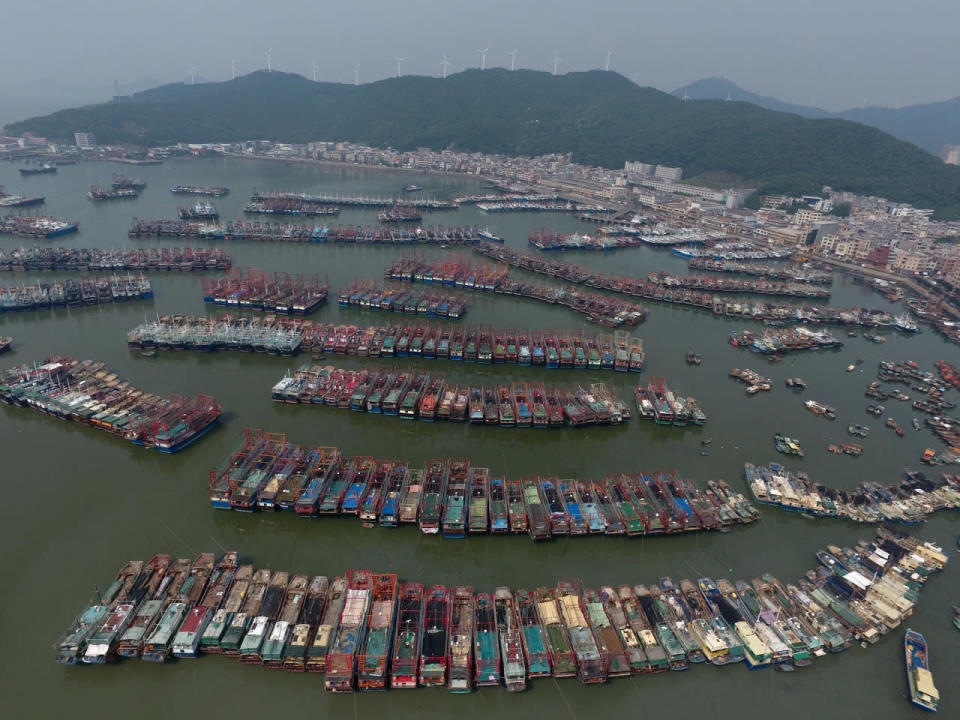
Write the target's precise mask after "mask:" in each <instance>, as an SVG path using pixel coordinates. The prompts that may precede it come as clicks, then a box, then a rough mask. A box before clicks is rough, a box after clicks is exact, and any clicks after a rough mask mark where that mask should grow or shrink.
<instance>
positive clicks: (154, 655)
mask: <svg viewBox="0 0 960 720" xmlns="http://www.w3.org/2000/svg"><path fill="white" fill-rule="evenodd" d="M187 609H188V605H187V603H185V602H176V601H175V602H172V603H170V604H169V605H167V608H166V609H165V610H164V611H163V615H161V616H160V620H159V621H158V622H157V624H156V626H155V627H154V628H153V630H152V631H151V633H150V634H149V635H148V636H147V637H146V639H145V640H144V643H143V650H142V652H141V654H140V658H141V659H143V660H146V661H147V662H166V660H167V658H168V657H170V650H171V645H172V643H173V637H174V635H175V634H176V632H177V628H178V627H180V624H181V622H182V621H183V618H184V616H185V615H186V614H187Z"/></svg>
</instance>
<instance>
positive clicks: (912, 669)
mask: <svg viewBox="0 0 960 720" xmlns="http://www.w3.org/2000/svg"><path fill="white" fill-rule="evenodd" d="M903 651H904V656H905V659H906V666H907V686H908V687H909V689H910V702H912V703H913V704H914V705H916V706H917V707H920V708H923V709H924V710H929V711H931V712H936V711H937V708H938V707H939V705H940V693H939V692H938V691H937V688H936V686H935V685H934V684H933V675H932V674H931V673H930V656H929V653H928V649H927V640H926V638H924V637H923V635H921V634H920V633H918V632H917V631H916V630H912V629H910V628H907V632H906V634H905V635H904V638H903Z"/></svg>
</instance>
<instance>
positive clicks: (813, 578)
mask: <svg viewBox="0 0 960 720" xmlns="http://www.w3.org/2000/svg"><path fill="white" fill-rule="evenodd" d="M817 559H818V565H817V566H816V567H815V568H814V569H811V570H810V571H808V572H807V573H806V574H805V575H804V576H803V577H801V578H799V579H798V580H796V581H795V582H793V583H783V582H781V581H780V580H778V579H777V578H776V577H774V576H773V575H770V574H769V573H765V574H763V575H761V576H760V577H758V578H754V579H753V580H751V581H749V582H747V581H739V580H738V581H730V580H727V579H726V578H721V579H719V580H717V581H716V582H715V581H713V580H712V579H710V578H707V577H701V578H698V579H697V580H696V581H691V580H687V579H682V580H680V581H679V583H676V582H674V581H673V580H672V579H671V578H669V577H662V578H660V579H659V580H658V581H656V582H651V583H650V584H649V585H643V584H633V582H632V580H627V581H626V582H624V583H623V584H619V585H614V584H611V585H599V586H597V587H596V588H589V587H584V585H583V583H582V582H581V581H579V580H561V581H559V582H558V583H557V584H556V586H550V587H538V588H535V589H532V590H527V589H517V590H515V591H514V590H511V589H510V588H508V587H505V586H500V587H496V588H493V589H492V590H493V592H489V591H482V590H479V589H475V588H474V587H473V586H470V585H456V586H452V587H449V586H446V585H433V586H425V585H424V584H422V583H419V582H415V581H403V582H401V581H400V579H399V578H398V577H397V575H395V574H391V573H375V572H372V571H370V570H348V571H347V572H346V573H345V574H344V575H343V576H337V577H333V578H330V577H327V576H324V575H318V576H313V577H311V576H309V575H306V574H294V573H290V572H286V571H276V570H270V569H268V568H258V569H255V568H254V566H253V565H252V564H250V563H245V564H241V563H240V559H239V553H237V552H236V551H230V552H226V553H224V554H223V555H222V556H221V557H220V558H219V559H217V557H216V555H214V554H213V553H202V554H200V555H198V556H197V557H196V558H195V559H193V560H192V561H191V560H190V559H189V558H180V559H172V558H171V556H169V555H164V554H161V555H156V556H154V557H153V558H152V559H151V560H149V561H147V562H144V561H142V560H133V561H130V562H128V563H126V564H125V565H124V566H123V567H122V568H120V570H119V571H118V573H117V576H116V578H115V579H114V580H113V582H112V583H111V584H110V585H109V587H108V588H107V590H106V591H105V592H103V593H100V594H99V596H98V597H97V599H96V601H95V602H92V603H90V604H87V605H85V606H84V607H83V608H82V610H81V612H80V614H79V615H78V616H77V618H76V619H75V620H74V621H73V622H71V623H70V625H69V626H68V628H67V629H66V631H65V633H64V635H63V636H62V637H61V639H60V641H59V642H58V643H57V644H56V646H55V649H56V651H57V655H56V659H57V662H59V663H62V664H66V665H77V664H87V665H99V664H104V663H107V662H111V661H117V660H119V659H126V658H129V659H134V658H137V657H140V658H141V659H143V660H146V661H150V662H161V663H162V662H167V661H169V660H171V659H186V658H196V657H198V656H200V655H221V656H224V657H228V658H236V659H239V661H240V662H241V663H243V664H247V665H260V666H263V667H266V668H274V669H284V670H287V671H291V672H300V673H317V674H319V673H323V675H324V677H323V686H324V688H325V689H326V690H327V691H329V692H333V693H352V692H355V691H357V690H384V689H387V688H394V689H396V688H415V687H418V686H419V687H434V688H447V689H448V690H449V691H450V692H454V693H466V692H470V691H472V690H473V689H474V688H480V687H503V688H505V689H506V690H507V691H514V692H516V691H522V690H524V689H526V687H527V684H528V682H533V683H536V682H537V678H550V677H552V678H566V677H576V678H578V679H579V680H580V682H581V683H584V684H591V685H592V684H600V683H605V682H607V681H608V680H611V679H614V678H618V677H631V676H634V675H641V674H657V673H660V672H664V671H667V670H675V671H682V670H687V669H688V668H689V667H691V666H692V665H706V664H712V665H716V666H722V665H740V664H741V663H742V664H743V665H745V666H746V667H747V668H748V669H750V670H757V669H762V668H769V667H773V668H775V669H779V670H794V669H799V668H804V667H807V666H809V665H811V664H812V663H813V662H814V660H815V659H816V658H822V657H824V656H826V655H827V654H828V653H840V652H843V651H844V650H846V649H847V648H848V647H850V645H852V644H853V642H854V641H859V642H861V644H863V645H864V646H867V645H869V644H872V643H874V642H876V640H877V639H878V638H879V637H880V636H881V635H882V634H886V633H889V632H890V631H891V630H893V629H894V628H896V627H898V626H899V625H900V624H901V623H902V622H903V620H904V619H906V618H908V617H909V616H910V615H911V614H913V612H914V609H915V606H916V603H917V601H918V600H919V592H918V591H919V590H920V589H921V588H922V587H923V585H925V583H926V582H927V581H928V580H929V579H930V577H931V576H932V575H933V574H935V573H937V572H939V571H941V570H942V569H943V568H944V567H945V565H946V563H947V556H946V555H944V554H943V552H942V551H941V549H940V548H939V547H937V546H936V545H934V544H933V543H930V542H923V541H920V540H917V539H914V538H911V537H905V536H900V535H897V534H895V533H892V532H890V531H881V532H878V534H877V536H876V537H875V538H874V539H873V540H870V541H865V540H861V541H859V542H858V543H857V544H856V546H855V547H853V548H849V547H847V548H840V547H837V546H834V545H829V546H828V547H827V549H825V550H821V551H819V552H818V553H817ZM623 580H625V579H624V578H621V582H622V581H623Z"/></svg>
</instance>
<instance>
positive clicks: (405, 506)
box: [397, 468, 424, 523]
mask: <svg viewBox="0 0 960 720" xmlns="http://www.w3.org/2000/svg"><path fill="white" fill-rule="evenodd" d="M423 484H424V471H423V469H422V468H409V469H408V470H407V481H406V485H405V486H404V488H403V490H402V491H401V493H400V512H399V515H398V516H397V520H398V522H401V523H415V522H417V515H418V512H419V510H420V502H421V499H422V496H423Z"/></svg>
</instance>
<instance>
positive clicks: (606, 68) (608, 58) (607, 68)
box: [604, 50, 613, 71]
mask: <svg viewBox="0 0 960 720" xmlns="http://www.w3.org/2000/svg"><path fill="white" fill-rule="evenodd" d="M611 57H613V50H607V65H606V67H605V68H604V70H607V71H609V70H610V58H611Z"/></svg>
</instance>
